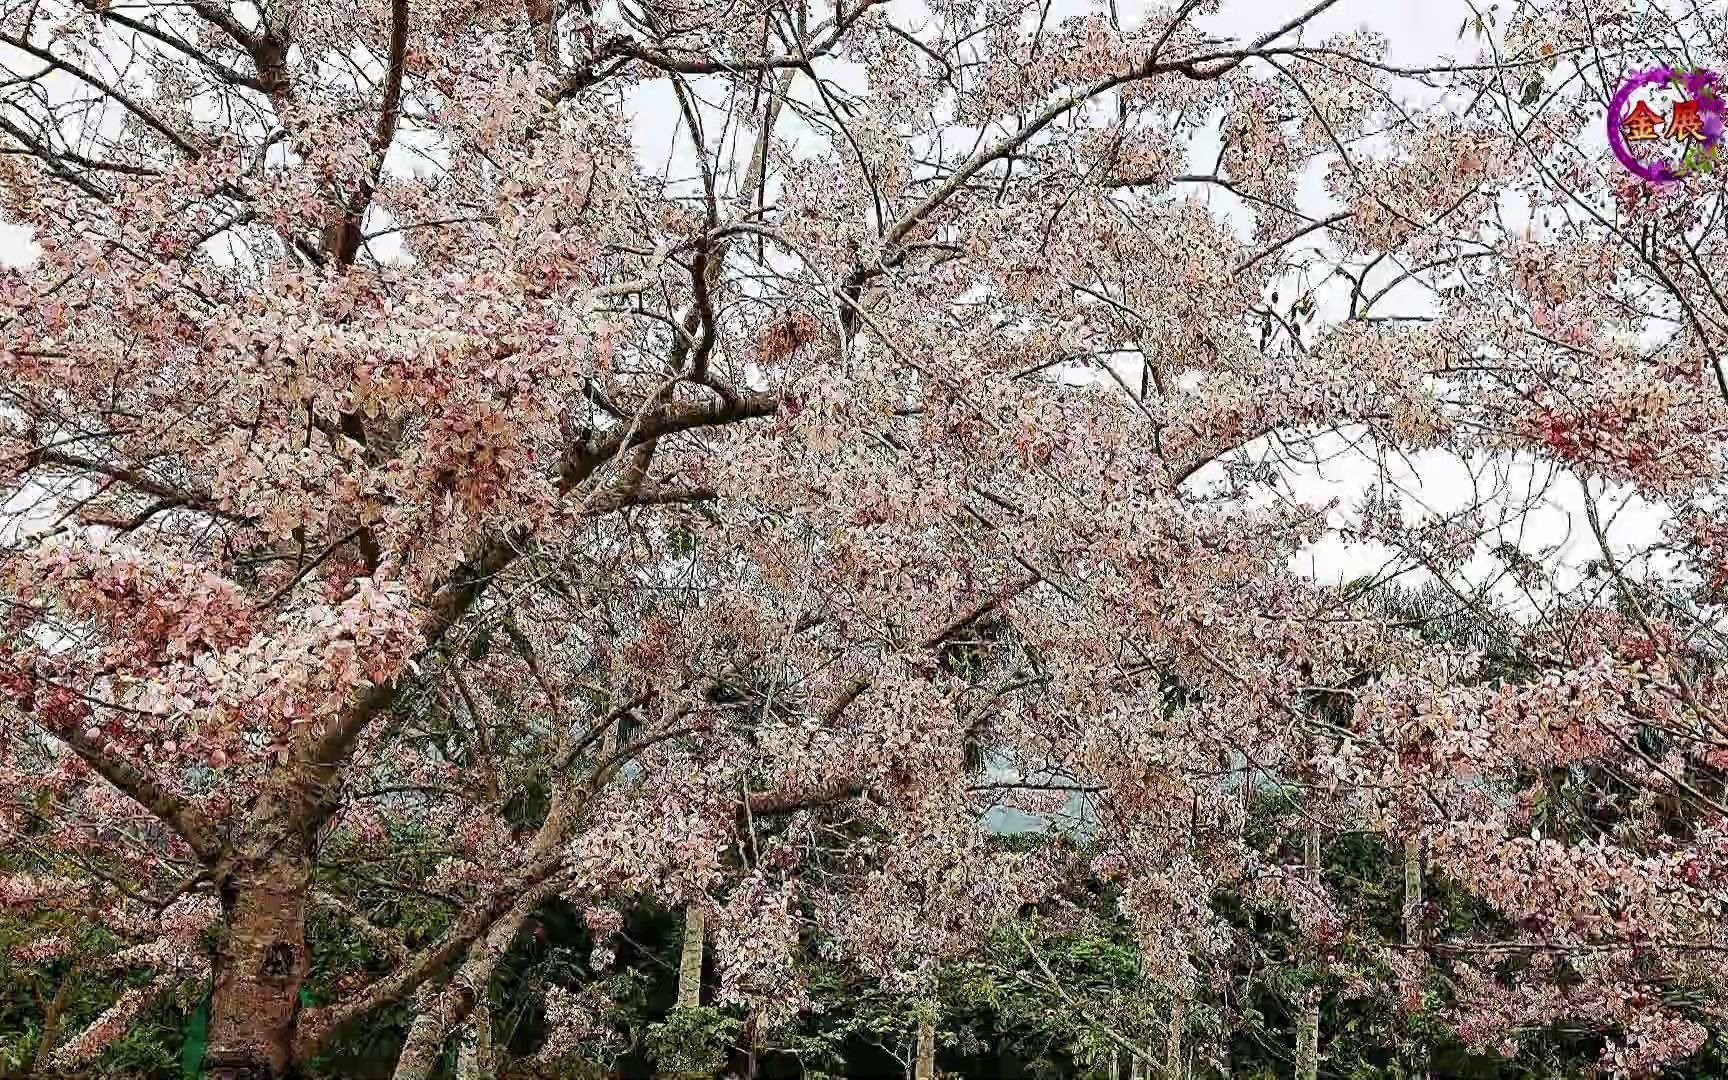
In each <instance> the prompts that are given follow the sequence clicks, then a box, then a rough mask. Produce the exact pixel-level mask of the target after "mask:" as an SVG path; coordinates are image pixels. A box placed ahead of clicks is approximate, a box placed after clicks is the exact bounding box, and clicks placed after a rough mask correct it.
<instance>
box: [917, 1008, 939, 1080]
mask: <svg viewBox="0 0 1728 1080" xmlns="http://www.w3.org/2000/svg"><path fill="white" fill-rule="evenodd" d="M912 1076H913V1080H935V1077H936V1025H935V1024H934V1023H932V1022H931V1021H929V1020H920V1021H918V1064H917V1065H916V1066H914V1067H913V1072H912Z"/></svg>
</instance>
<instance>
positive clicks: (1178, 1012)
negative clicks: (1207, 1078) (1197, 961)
mask: <svg viewBox="0 0 1728 1080" xmlns="http://www.w3.org/2000/svg"><path fill="white" fill-rule="evenodd" d="M1187 1022H1188V999H1187V998H1186V997H1184V996H1183V995H1182V994H1180V993H1178V994H1177V995H1176V999H1175V1000H1174V1001H1173V1002H1171V1005H1170V1030H1169V1031H1168V1032H1166V1033H1165V1036H1164V1076H1165V1080H1182V1071H1183V1070H1182V1028H1183V1027H1184V1026H1185V1025H1186V1024H1187Z"/></svg>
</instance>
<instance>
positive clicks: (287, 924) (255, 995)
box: [204, 836, 312, 1080]
mask: <svg viewBox="0 0 1728 1080" xmlns="http://www.w3.org/2000/svg"><path fill="white" fill-rule="evenodd" d="M258 847H262V848H263V853H262V854H261V855H255V856H251V857H248V858H246V859H244V860H243V861H242V863H241V865H239V866H238V867H236V868H235V869H234V870H233V871H232V872H231V873H230V874H228V875H227V876H226V878H225V879H224V880H223V881H222V882H221V883H220V890H219V891H220V895H221V899H222V938H221V940H220V942H219V944H218V946H217V949H216V957H215V963H214V970H213V973H212V974H213V980H212V982H213V985H212V988H211V995H210V1043H209V1048H208V1050H207V1052H206V1053H205V1057H204V1062H205V1068H206V1071H207V1074H208V1075H209V1076H211V1077H213V1078H215V1080H277V1078H279V1077H291V1076H294V1075H296V1074H297V1071H298V1070H297V1068H296V1063H295V1061H294V1029H295V1024H296V1021H297V1020H298V1018H299V1012H300V984H301V982H302V981H304V979H305V977H306V969H307V953H306V902H307V891H308V888H309V886H310V885H311V880H312V860H311V858H310V857H309V854H308V853H307V851H306V848H305V846H304V844H303V843H301V842H300V840H299V838H297V837H292V836H291V837H287V838H285V839H282V840H281V842H280V843H274V844H268V845H258V846H256V847H255V848H254V850H257V849H258Z"/></svg>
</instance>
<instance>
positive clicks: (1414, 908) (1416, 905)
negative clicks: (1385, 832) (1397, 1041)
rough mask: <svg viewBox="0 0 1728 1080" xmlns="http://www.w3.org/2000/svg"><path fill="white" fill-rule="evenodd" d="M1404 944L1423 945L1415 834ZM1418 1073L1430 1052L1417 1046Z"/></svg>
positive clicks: (1407, 866)
mask: <svg viewBox="0 0 1728 1080" xmlns="http://www.w3.org/2000/svg"><path fill="white" fill-rule="evenodd" d="M1404 944H1406V945H1408V946H1410V947H1411V948H1420V947H1421V946H1422V838H1421V837H1419V836H1413V837H1411V838H1410V839H1408V840H1406V841H1404ZM1416 1055H1417V1057H1416V1075H1417V1076H1419V1077H1424V1078H1426V1077H1427V1075H1428V1054H1427V1051H1426V1049H1425V1048H1423V1047H1417V1048H1416Z"/></svg>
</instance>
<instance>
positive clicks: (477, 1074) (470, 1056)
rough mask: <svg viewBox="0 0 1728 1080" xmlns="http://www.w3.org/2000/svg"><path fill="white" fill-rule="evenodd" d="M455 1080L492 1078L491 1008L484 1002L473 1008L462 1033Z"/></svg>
mask: <svg viewBox="0 0 1728 1080" xmlns="http://www.w3.org/2000/svg"><path fill="white" fill-rule="evenodd" d="M456 1080H492V1010H491V1009H490V1008H488V1007H487V1006H486V1005H485V1004H484V1003H482V1004H481V1005H479V1006H478V1007H477V1008H475V1010H474V1015H473V1016H470V1017H469V1018H468V1026H467V1029H466V1030H464V1031H463V1033H462V1045H461V1048H460V1049H458V1050H457V1051H456Z"/></svg>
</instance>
